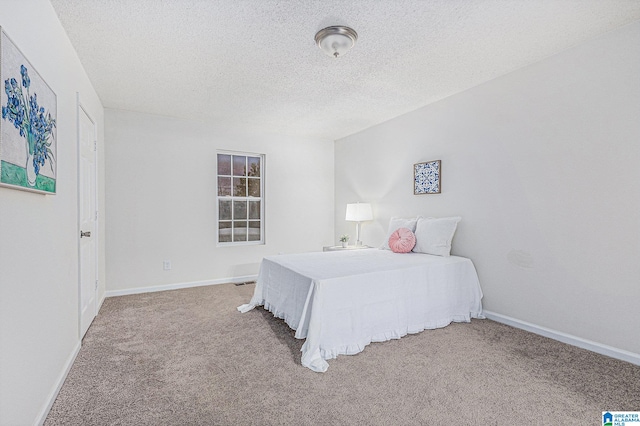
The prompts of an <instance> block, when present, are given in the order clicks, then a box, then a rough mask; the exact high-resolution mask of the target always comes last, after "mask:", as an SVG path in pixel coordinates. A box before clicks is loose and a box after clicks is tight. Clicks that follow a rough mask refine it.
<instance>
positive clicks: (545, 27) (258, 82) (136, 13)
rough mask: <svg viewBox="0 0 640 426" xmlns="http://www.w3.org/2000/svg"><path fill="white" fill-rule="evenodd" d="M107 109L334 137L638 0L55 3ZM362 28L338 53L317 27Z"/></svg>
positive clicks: (635, 8)
mask: <svg viewBox="0 0 640 426" xmlns="http://www.w3.org/2000/svg"><path fill="white" fill-rule="evenodd" d="M51 3H52V4H53V6H54V8H55V10H56V12H57V13H58V16H59V17H60V20H61V22H62V25H63V26H64V28H65V29H66V31H67V33H68V34H69V37H70V39H71V42H72V43H73V45H74V47H75V48H76V50H77V52H78V55H79V56H80V60H81V61H82V63H83V65H84V67H85V69H86V71H87V74H88V75H89V78H90V79H91V81H92V83H93V85H94V87H95V88H96V90H97V92H98V94H99V96H100V98H101V100H102V102H103V104H104V106H105V107H107V108H118V109H126V110H132V111H141V112H148V113H153V114H161V115H166V116H173V117H182V118H191V119H196V120H201V121H207V122H211V123H216V124H222V125H228V126H234V127H236V126H239V127H242V128H245V129H251V130H255V131H261V132H274V133H281V134H288V135H294V136H301V137H311V138H327V139H332V140H333V139H338V138H341V137H344V136H347V135H349V134H352V133H355V132H358V131H360V130H363V129H366V128H368V127H371V126H373V125H375V124H378V123H380V122H383V121H386V120H388V119H390V118H393V117H396V116H398V115H401V114H404V113H406V112H409V111H412V110H415V109H417V108H420V107H422V106H424V105H427V104H429V103H431V102H434V101H437V100H439V99H442V98H444V97H446V96H449V95H452V94H454V93H457V92H460V91H462V90H465V89H468V88H470V87H473V86H475V85H478V84H481V83H483V82H486V81H488V80H491V79H493V78H496V77H498V76H500V75H504V74H506V73H508V72H510V71H513V70H515V69H518V68H520V67H523V66H525V65H528V64H531V63H533V62H536V61H539V60H541V59H543V58H545V57H547V56H549V55H552V54H554V53H557V52H560V51H562V50H564V49H567V48H569V47H571V46H573V45H576V44H577V43H580V42H582V41H584V40H587V39H589V38H592V37H595V36H597V35H600V34H602V33H605V32H607V31H611V30H613V29H615V28H618V27H620V26H622V25H625V24H628V23H630V22H632V21H635V20H638V19H640V0H389V1H384V0H381V1H374V0H360V1H359V0H352V1H337V0H298V1H293V0H291V1H284V0H281V1H275V0H245V1H242V0H51ZM330 25H348V26H350V27H352V28H353V29H355V30H356V31H357V32H358V36H359V39H358V42H357V43H356V46H355V47H354V48H353V49H352V50H351V51H350V52H349V53H347V54H346V55H345V56H344V57H341V58H338V59H334V58H330V57H329V56H326V55H325V54H324V53H323V52H321V51H320V50H319V49H318V48H317V47H316V45H315V42H314V35H315V33H316V32H317V31H318V30H320V29H321V28H324V27H327V26H330Z"/></svg>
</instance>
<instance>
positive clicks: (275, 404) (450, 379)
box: [45, 284, 640, 425]
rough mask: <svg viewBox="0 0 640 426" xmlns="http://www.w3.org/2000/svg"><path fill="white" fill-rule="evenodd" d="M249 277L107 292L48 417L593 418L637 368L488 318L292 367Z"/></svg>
mask: <svg viewBox="0 0 640 426" xmlns="http://www.w3.org/2000/svg"><path fill="white" fill-rule="evenodd" d="M253 287H254V286H253V285H246V286H240V287H236V286H234V285H231V284H228V285H218V286H210V287H199V288H193V289H185V290H176V291H167V292H160V293H150V294H142V295H134V296H123V297H115V298H109V299H107V300H106V301H105V303H104V306H103V307H102V309H101V311H100V314H99V315H98V317H97V318H96V320H95V321H94V324H93V325H92V326H91V328H90V329H89V332H88V333H87V335H86V337H85V339H84V342H83V346H82V349H81V351H80V353H79V355H78V357H77V359H76V362H75V364H74V365H73V367H72V369H71V371H70V373H69V376H68V378H67V380H66V382H65V384H64V386H63V387H62V390H61V391H60V394H59V396H58V398H57V400H56V402H55V404H54V405H53V408H52V409H51V412H50V413H49V416H48V418H47V420H46V422H45V425H249V424H251V425H558V424H563V425H601V424H602V421H601V419H600V417H601V412H602V411H603V410H640V367H639V366H635V365H632V364H629V363H625V362H622V361H618V360H614V359H611V358H608V357H604V356H601V355H597V354H595V353H591V352H588V351H586V350H582V349H578V348H575V347H572V346H568V345H564V344H562V343H559V342H556V341H553V340H550V339H546V338H543V337H540V336H537V335H534V334H530V333H527V332H524V331H521V330H518V329H514V328H511V327H508V326H505V325H502V324H498V323H496V322H493V321H489V320H473V321H472V322H471V323H470V324H452V325H450V326H448V327H446V328H443V329H438V330H430V331H425V332H423V333H420V334H416V335H409V336H406V337H404V338H402V339H400V340H393V341H389V342H384V343H373V344H371V345H369V346H368V347H367V348H366V349H365V351H364V352H362V353H360V354H358V355H355V356H340V357H338V358H337V359H334V360H330V361H329V370H328V371H327V372H326V373H323V374H322V373H314V372H312V371H311V370H309V369H307V368H304V367H302V366H301V365H300V347H301V346H302V343H303V341H299V340H296V339H295V338H294V337H293V332H292V331H291V330H290V329H289V328H288V327H287V326H286V324H284V322H282V321H281V320H278V319H275V318H274V317H273V316H272V315H271V314H270V313H269V312H266V311H264V310H262V309H255V310H253V311H251V312H249V313H246V314H241V313H239V312H237V311H236V309H235V308H236V306H238V305H240V304H242V303H246V302H247V301H248V300H249V298H250V296H251V294H252V293H253Z"/></svg>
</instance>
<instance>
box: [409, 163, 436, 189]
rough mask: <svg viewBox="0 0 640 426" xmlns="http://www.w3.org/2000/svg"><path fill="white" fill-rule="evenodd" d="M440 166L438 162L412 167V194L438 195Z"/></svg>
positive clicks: (418, 164)
mask: <svg viewBox="0 0 640 426" xmlns="http://www.w3.org/2000/svg"><path fill="white" fill-rule="evenodd" d="M441 173H442V166H441V161H440V160H435V161H427V162H426V163H417V164H414V165H413V193H414V194H415V195H422V194H439V193H440V189H441V188H440V184H441V180H440V178H441Z"/></svg>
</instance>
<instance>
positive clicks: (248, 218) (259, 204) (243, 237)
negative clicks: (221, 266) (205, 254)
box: [217, 152, 264, 245]
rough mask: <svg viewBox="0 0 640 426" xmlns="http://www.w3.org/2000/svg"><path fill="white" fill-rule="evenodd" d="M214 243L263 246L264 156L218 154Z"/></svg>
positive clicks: (231, 153)
mask: <svg viewBox="0 0 640 426" xmlns="http://www.w3.org/2000/svg"><path fill="white" fill-rule="evenodd" d="M217 170H218V206H217V209H218V244H220V245H237V244H243V243H244V244H264V155H261V154H244V153H233V152H229V153H227V152H219V153H218V161H217Z"/></svg>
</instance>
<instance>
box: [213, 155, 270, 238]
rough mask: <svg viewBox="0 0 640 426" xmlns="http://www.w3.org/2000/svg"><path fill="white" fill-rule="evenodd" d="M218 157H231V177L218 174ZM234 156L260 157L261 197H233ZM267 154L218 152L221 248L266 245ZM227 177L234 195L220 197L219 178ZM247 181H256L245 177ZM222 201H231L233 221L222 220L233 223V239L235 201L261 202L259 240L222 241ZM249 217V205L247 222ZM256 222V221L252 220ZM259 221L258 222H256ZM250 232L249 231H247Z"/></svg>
mask: <svg viewBox="0 0 640 426" xmlns="http://www.w3.org/2000/svg"><path fill="white" fill-rule="evenodd" d="M218 155H231V156H232V159H231V175H219V174H218ZM233 156H242V157H258V158H260V176H259V179H260V197H251V196H249V194H248V192H247V195H246V196H245V197H238V196H234V195H233ZM265 157H266V156H265V154H258V153H254V152H244V151H227V150H217V151H216V161H215V164H216V178H215V182H216V185H215V187H216V189H215V191H216V207H215V209H216V244H217V246H219V247H228V246H245V245H264V244H265V217H264V212H265V163H266V161H265ZM221 176H223V177H226V176H229V177H231V182H232V184H231V186H232V194H231V195H230V196H227V195H219V194H220V192H219V188H218V177H221ZM245 177H246V178H247V179H254V178H251V177H249V176H245ZM221 200H230V201H231V220H230V221H229V220H226V219H224V220H222V222H231V223H232V227H231V235H232V239H233V222H234V216H233V215H234V203H233V201H244V200H246V201H260V220H259V221H260V239H259V240H254V241H220V222H221V219H220V201H221ZM248 216H249V205H248V203H247V219H246V220H247V221H249V220H250V219H248ZM251 221H254V220H251ZM255 221H257V220H255ZM247 232H248V231H247Z"/></svg>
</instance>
